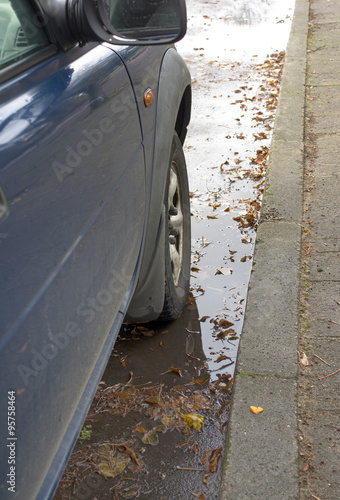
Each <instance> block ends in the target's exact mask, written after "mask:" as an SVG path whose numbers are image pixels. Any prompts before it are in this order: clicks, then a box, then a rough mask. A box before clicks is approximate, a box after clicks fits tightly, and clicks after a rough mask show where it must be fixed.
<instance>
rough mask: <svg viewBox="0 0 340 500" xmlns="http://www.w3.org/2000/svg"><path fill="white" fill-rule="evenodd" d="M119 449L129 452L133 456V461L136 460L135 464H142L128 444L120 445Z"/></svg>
mask: <svg viewBox="0 0 340 500" xmlns="http://www.w3.org/2000/svg"><path fill="white" fill-rule="evenodd" d="M118 450H119V451H122V452H124V453H127V455H129V456H130V457H131V458H132V460H133V462H135V464H136V465H138V466H139V467H140V465H141V464H140V463H139V462H138V459H137V456H136V453H135V452H134V451H133V450H132V449H131V448H129V447H128V446H126V444H122V445H120V446H118Z"/></svg>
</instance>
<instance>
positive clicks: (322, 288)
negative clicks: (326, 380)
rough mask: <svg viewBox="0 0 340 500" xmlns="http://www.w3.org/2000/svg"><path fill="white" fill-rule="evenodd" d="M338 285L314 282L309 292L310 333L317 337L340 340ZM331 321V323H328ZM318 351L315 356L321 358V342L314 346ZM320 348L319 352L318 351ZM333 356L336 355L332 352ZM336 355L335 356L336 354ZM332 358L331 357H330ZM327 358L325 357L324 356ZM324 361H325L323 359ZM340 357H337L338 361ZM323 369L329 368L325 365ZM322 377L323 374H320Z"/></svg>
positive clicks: (339, 289) (339, 291)
mask: <svg viewBox="0 0 340 500" xmlns="http://www.w3.org/2000/svg"><path fill="white" fill-rule="evenodd" d="M339 297H340V283H339V282H334V281H330V282H316V283H313V284H312V287H311V290H310V291H309V303H310V309H311V311H313V315H312V318H311V320H310V321H311V333H312V334H313V335H315V336H317V337H320V338H322V337H333V338H339V339H340V307H339ZM330 320H331V321H330ZM315 348H317V349H318V350H317V351H316V354H318V355H319V356H321V357H322V358H323V355H322V354H321V352H323V354H324V355H325V354H326V353H325V351H324V349H325V346H324V344H323V342H322V341H320V342H318V343H317V344H315ZM319 348H320V350H319ZM334 354H336V353H335V352H334ZM336 355H337V354H336ZM332 356H333V355H332ZM326 357H327V356H326ZM324 359H325V360H326V361H327V359H326V358H324ZM339 359H340V355H339V357H338V361H339ZM336 361H337V360H336V359H334V364H332V363H331V361H328V362H329V363H331V364H332V366H333V367H336V366H337V363H336ZM324 368H327V369H328V368H329V367H328V366H327V365H325V366H324ZM322 375H324V374H322Z"/></svg>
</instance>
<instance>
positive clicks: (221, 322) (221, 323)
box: [218, 318, 234, 328]
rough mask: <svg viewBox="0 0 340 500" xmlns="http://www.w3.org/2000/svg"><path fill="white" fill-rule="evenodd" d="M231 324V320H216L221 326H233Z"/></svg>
mask: <svg viewBox="0 0 340 500" xmlns="http://www.w3.org/2000/svg"><path fill="white" fill-rule="evenodd" d="M233 324H234V323H231V321H228V320H227V319H223V318H222V319H220V321H219V322H218V326H221V327H222V328H229V327H230V326H233Z"/></svg>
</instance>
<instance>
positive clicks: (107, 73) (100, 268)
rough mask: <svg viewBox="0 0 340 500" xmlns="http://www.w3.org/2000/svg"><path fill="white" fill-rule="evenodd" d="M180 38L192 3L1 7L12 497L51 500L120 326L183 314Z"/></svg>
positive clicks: (11, 1)
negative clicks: (178, 43)
mask: <svg viewBox="0 0 340 500" xmlns="http://www.w3.org/2000/svg"><path fill="white" fill-rule="evenodd" d="M185 30H186V9H185V2H184V0H0V255H1V258H0V280H1V281H0V284H1V285H0V290H1V292H0V293H1V300H0V386H1V391H0V399H1V400H0V447H1V456H0V460H1V462H0V498H1V499H6V498H13V499H20V500H31V499H35V498H37V499H44V500H45V499H47V498H51V497H52V495H53V492H54V491H55V488H56V486H57V484H58V480H59V479H60V476H61V474H62V472H63V469H64V467H65V465H66V462H67V458H68V456H69V454H70V453H71V450H72V447H73V445H74V444H75V441H76V439H77V436H78V433H79V430H80V428H81V426H82V422H83V420H84V418H85V416H86V412H87V409H88V407H89V405H90V403H91V401H92V398H93V395H94V393H95V390H96V387H97V384H98V382H99V381H100V378H101V375H102V373H103V370H104V368H105V365H106V363H107V360H108V358H109V356H110V353H111V350H112V347H113V344H114V342H115V339H116V336H117V334H118V332H119V329H120V326H121V324H122V322H127V323H128V322H130V323H136V322H145V321H150V320H154V319H156V318H159V319H163V320H165V321H171V320H174V319H176V318H178V317H179V316H180V314H181V311H182V309H183V307H184V304H185V302H186V299H187V295H188V289H189V271H190V207H189V190H188V180H187V173H186V164H185V159H184V155H183V149H182V145H183V143H184V139H185V136H186V131H187V126H188V123H189V120H190V110H191V82H190V75H189V72H188V69H187V67H186V65H185V63H184V61H183V60H182V59H181V57H180V56H179V55H178V53H177V52H176V49H175V47H174V45H173V44H174V42H176V41H177V40H179V39H181V38H182V37H183V36H184V34H185ZM146 362H148V360H146Z"/></svg>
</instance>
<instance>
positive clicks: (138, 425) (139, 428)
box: [135, 424, 147, 434]
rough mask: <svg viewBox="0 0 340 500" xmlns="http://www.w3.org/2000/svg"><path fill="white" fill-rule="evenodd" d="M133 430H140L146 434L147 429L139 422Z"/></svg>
mask: <svg viewBox="0 0 340 500" xmlns="http://www.w3.org/2000/svg"><path fill="white" fill-rule="evenodd" d="M135 431H136V432H140V433H141V434H146V432H147V431H146V430H145V429H144V427H142V426H141V425H140V424H137V425H136V426H135Z"/></svg>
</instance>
